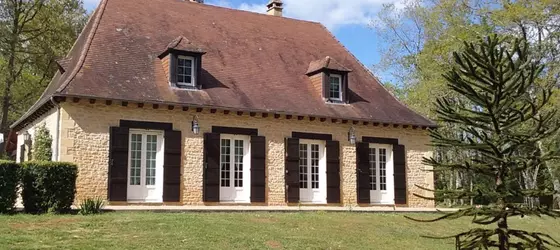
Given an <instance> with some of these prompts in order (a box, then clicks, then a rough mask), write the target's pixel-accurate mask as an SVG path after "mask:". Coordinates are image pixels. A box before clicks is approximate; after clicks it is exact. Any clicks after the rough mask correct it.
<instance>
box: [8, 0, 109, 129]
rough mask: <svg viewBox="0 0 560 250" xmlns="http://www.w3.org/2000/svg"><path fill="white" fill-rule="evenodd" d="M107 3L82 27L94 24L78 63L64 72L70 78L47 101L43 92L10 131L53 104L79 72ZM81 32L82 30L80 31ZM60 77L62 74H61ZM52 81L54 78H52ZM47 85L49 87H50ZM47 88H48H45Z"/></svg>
mask: <svg viewBox="0 0 560 250" xmlns="http://www.w3.org/2000/svg"><path fill="white" fill-rule="evenodd" d="M107 2H108V0H102V1H101V3H99V6H98V7H97V8H96V9H95V11H94V12H93V14H92V15H91V16H90V18H89V20H88V21H87V22H86V25H85V26H84V27H86V26H87V24H88V23H89V22H92V21H93V22H94V23H93V27H92V28H91V30H90V31H89V33H87V36H88V37H87V40H86V43H85V44H84V46H83V48H82V52H81V53H80V58H79V59H78V63H77V64H76V66H74V69H73V70H72V72H66V73H69V74H70V76H69V77H68V78H67V79H66V80H65V81H64V82H63V83H62V84H60V86H59V87H58V88H57V89H56V90H55V91H54V93H53V94H51V96H50V97H49V98H48V99H43V101H41V100H42V98H43V97H44V94H45V93H44V92H43V94H42V95H41V96H40V97H39V100H37V102H35V103H34V104H33V105H32V106H31V108H29V110H28V111H27V112H25V114H23V115H22V116H21V117H20V118H19V119H18V120H17V121H16V122H14V123H13V124H12V125H10V128H11V129H15V128H16V127H20V126H19V125H20V123H22V122H23V121H25V120H27V119H28V118H29V117H30V116H32V115H34V114H35V113H36V112H37V111H38V110H40V109H41V108H42V107H43V106H44V105H45V104H47V103H49V102H53V101H52V98H53V97H54V96H55V95H56V93H58V92H61V91H63V90H64V89H65V88H66V86H67V85H68V84H69V83H70V82H71V81H72V80H73V79H74V77H75V76H76V75H77V73H78V72H79V71H80V69H81V68H82V66H83V64H84V61H85V57H86V55H87V52H88V51H89V47H90V45H91V42H92V41H93V37H94V35H95V33H96V31H97V28H98V27H99V23H100V21H101V17H102V16H103V12H104V11H105V6H107ZM82 32H83V30H82ZM82 35H86V34H84V33H80V35H79V36H78V38H76V40H75V41H74V44H73V45H72V48H70V50H69V51H68V53H67V55H68V54H70V53H71V52H72V50H74V47H75V46H76V43H77V42H78V40H79V37H80V36H82ZM61 77H62V74H61ZM53 79H54V77H53ZM53 79H51V83H50V84H52V80H53ZM50 84H49V85H50ZM47 88H48V86H47ZM44 91H47V89H45V90H44Z"/></svg>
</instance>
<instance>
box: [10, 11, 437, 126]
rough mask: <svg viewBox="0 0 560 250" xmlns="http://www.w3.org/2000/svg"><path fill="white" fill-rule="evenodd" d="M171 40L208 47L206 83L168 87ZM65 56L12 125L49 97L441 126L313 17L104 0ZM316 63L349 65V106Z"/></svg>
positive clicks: (180, 44) (191, 46) (184, 45)
mask: <svg viewBox="0 0 560 250" xmlns="http://www.w3.org/2000/svg"><path fill="white" fill-rule="evenodd" d="M170 41H175V42H172V43H171V44H170ZM170 46H172V47H173V46H175V47H179V48H182V49H200V50H202V49H203V50H204V52H206V54H205V55H204V56H203V60H202V72H201V77H200V79H198V80H199V81H201V84H202V90H200V91H185V90H181V89H177V88H171V87H170V86H169V82H168V80H167V76H166V75H165V70H164V68H163V66H162V62H161V60H160V59H159V58H158V56H159V55H160V54H161V53H162V52H163V50H164V49H165V48H169V47H170ZM327 56H329V57H327ZM67 58H70V60H69V61H68V62H67V63H66V65H67V66H65V68H67V69H65V70H66V72H65V73H64V74H60V73H57V74H56V76H55V77H54V78H53V80H52V82H51V84H50V85H49V87H48V88H47V89H46V91H45V93H44V94H43V95H42V97H41V99H40V100H39V101H38V102H37V103H36V104H35V105H34V106H33V107H32V108H31V110H29V112H28V113H27V114H25V115H24V116H23V117H22V118H21V119H20V120H19V121H18V122H17V123H16V124H14V126H16V125H18V124H19V123H21V122H22V121H24V120H25V119H27V118H28V117H29V116H30V115H31V114H32V113H33V112H35V111H37V110H38V109H39V107H40V106H41V105H44V104H45V103H46V102H48V100H49V99H50V98H51V97H52V96H67V97H83V98H100V99H112V100H123V101H131V102H135V101H137V102H145V103H151V102H153V103H169V104H177V105H194V106H199V107H214V108H224V109H232V110H247V111H253V112H260V111H262V112H270V113H273V112H278V113H284V114H293V115H304V116H315V117H326V118H336V119H349V120H364V121H370V122H379V123H391V124H403V125H418V126H430V127H431V126H434V123H433V122H431V121H430V120H428V119H426V118H424V117H423V116H421V115H419V114H416V113H415V112H413V111H412V110H410V109H409V108H407V107H406V106H405V105H403V104H402V103H401V102H399V101H398V100H397V99H396V98H395V97H394V96H392V95H391V94H390V93H389V92H388V91H387V90H386V89H385V88H384V87H383V86H382V85H381V84H380V83H379V81H378V80H377V79H376V78H375V77H374V76H373V75H372V73H371V72H370V71H369V70H368V69H367V68H365V67H364V66H363V65H362V64H361V63H360V62H359V61H358V60H357V59H356V58H355V57H354V56H353V55H352V54H351V53H350V52H349V51H348V50H347V49H346V48H345V47H344V46H342V44H341V43H340V42H339V41H338V40H336V39H335V38H334V37H333V35H332V34H331V33H330V32H329V31H328V30H327V29H326V28H325V27H324V26H323V25H321V24H319V23H314V22H308V21H300V20H295V19H290V18H284V17H276V16H268V15H264V14H257V13H252V12H246V11H240V10H233V9H227V8H221V7H216V6H210V5H206V4H199V3H192V2H189V1H179V0H103V1H102V2H101V3H100V6H99V7H98V8H97V9H96V11H95V12H94V13H93V14H92V17H91V18H90V20H89V22H88V24H87V25H86V27H85V28H84V30H83V32H82V34H81V35H80V37H79V38H78V40H77V41H76V43H75V45H74V47H73V49H72V50H71V52H70V53H69V55H68V57H67ZM334 59H336V60H334ZM317 60H318V61H317ZM314 61H316V62H315V63H313V62H314ZM310 64H312V65H310ZM313 64H316V65H315V66H314V67H315V68H316V67H332V68H335V69H339V70H340V69H344V70H348V71H350V70H351V71H352V72H350V73H349V76H348V77H349V89H350V90H349V104H348V105H334V104H327V103H325V101H324V100H323V99H322V97H321V93H319V92H318V91H317V90H316V88H314V87H313V86H312V84H311V81H310V79H309V77H308V76H307V75H306V73H307V72H308V70H309V69H312V68H313V67H310V66H313ZM317 65H318V66H317Z"/></svg>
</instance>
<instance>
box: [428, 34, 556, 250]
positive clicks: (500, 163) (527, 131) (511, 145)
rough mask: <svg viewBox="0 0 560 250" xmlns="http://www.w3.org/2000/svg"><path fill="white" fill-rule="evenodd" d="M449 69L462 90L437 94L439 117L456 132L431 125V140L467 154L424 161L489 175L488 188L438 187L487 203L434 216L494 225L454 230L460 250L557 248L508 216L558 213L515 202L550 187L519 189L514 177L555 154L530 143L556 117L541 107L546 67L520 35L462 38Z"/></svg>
mask: <svg viewBox="0 0 560 250" xmlns="http://www.w3.org/2000/svg"><path fill="white" fill-rule="evenodd" d="M454 58H455V64H454V65H453V66H454V67H453V69H452V70H450V71H449V72H448V73H446V74H445V78H446V80H447V86H448V87H449V88H450V89H451V90H452V91H453V92H455V93H456V94H457V95H458V96H461V97H462V98H461V100H464V103H462V105H457V104H456V102H454V101H453V99H451V98H449V97H441V98H438V99H437V103H436V113H437V114H438V118H439V119H440V120H441V121H443V122H447V123H450V124H454V125H456V127H457V129H458V131H460V132H461V134H462V137H461V138H455V137H449V136H447V135H446V134H444V133H442V132H440V131H438V130H432V131H430V134H431V137H432V143H433V145H434V146H437V147H445V148H453V149H457V150H459V151H466V152H469V153H471V155H470V157H469V159H467V160H461V159H456V160H454V161H451V162H444V161H441V160H437V159H435V158H433V157H432V158H429V159H428V158H426V159H424V163H425V164H427V165H430V166H433V167H434V170H435V171H448V170H462V171H466V172H468V173H475V174H478V175H481V176H487V177H488V178H491V179H493V180H495V185H494V189H493V190H490V191H488V190H487V191H481V190H465V189H462V190H454V191H449V190H437V191H436V193H440V194H441V195H444V196H446V197H450V198H460V197H469V198H471V197H483V198H486V199H489V200H491V203H490V205H487V206H482V207H480V208H478V207H475V206H472V207H470V208H467V209H460V210H459V211H457V212H453V213H449V214H446V215H444V216H441V217H439V218H437V219H434V220H428V221H437V220H442V219H455V218H459V217H463V216H472V217H473V221H472V222H473V223H475V224H478V225H491V224H497V227H496V228H495V229H486V228H477V229H472V230H470V231H467V232H463V233H460V234H457V235H455V236H453V237H456V238H457V241H458V248H459V249H487V248H488V247H498V248H500V249H504V250H505V249H510V248H515V249H548V247H549V246H557V247H560V242H557V241H555V240H554V239H552V238H551V237H550V236H549V235H546V234H542V233H536V232H535V233H533V232H528V231H524V230H516V229H511V228H510V227H509V225H508V219H509V218H510V217H515V216H521V217H523V216H526V215H536V216H542V215H547V216H551V217H554V218H556V217H560V212H557V211H553V210H552V209H550V208H545V207H541V206H534V207H529V206H526V205H524V204H519V201H518V199H519V197H536V198H539V197H542V196H546V195H550V194H552V192H551V191H550V190H547V189H543V188H542V187H539V186H535V187H533V189H522V188H521V187H520V186H519V185H518V183H517V178H518V177H519V175H520V174H521V173H523V172H524V171H526V170H534V169H538V168H539V167H540V166H542V165H543V164H545V163H546V162H548V161H550V160H552V159H555V158H558V157H560V154H558V153H557V152H555V151H550V152H544V153H543V152H541V151H540V150H539V149H538V148H537V147H535V145H536V143H538V142H540V141H542V140H545V139H548V138H550V137H551V136H553V135H554V134H555V133H556V132H557V131H558V129H560V123H559V122H557V121H555V120H554V116H555V111H550V110H546V109H545V107H546V105H547V104H548V103H549V102H550V101H551V97H552V86H551V85H545V84H539V83H538V79H539V76H541V74H543V69H544V67H543V66H542V64H541V63H540V62H539V61H538V60H536V59H535V58H534V55H532V54H530V50H529V44H528V43H527V42H526V41H524V40H519V39H515V40H513V41H511V42H510V41H509V40H508V39H500V38H498V36H497V35H494V36H491V37H487V38H486V39H481V40H480V41H479V42H478V43H476V44H473V43H465V50H464V51H462V52H461V53H454Z"/></svg>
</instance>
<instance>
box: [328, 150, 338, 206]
mask: <svg viewBox="0 0 560 250" xmlns="http://www.w3.org/2000/svg"><path fill="white" fill-rule="evenodd" d="M326 147H327V203H340V143H339V142H338V141H327V144H326Z"/></svg>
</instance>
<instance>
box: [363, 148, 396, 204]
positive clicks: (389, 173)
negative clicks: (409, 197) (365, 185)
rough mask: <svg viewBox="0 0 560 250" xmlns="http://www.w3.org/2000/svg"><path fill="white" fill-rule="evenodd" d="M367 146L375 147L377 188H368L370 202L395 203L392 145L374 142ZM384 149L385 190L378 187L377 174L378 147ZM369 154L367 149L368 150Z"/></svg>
mask: <svg viewBox="0 0 560 250" xmlns="http://www.w3.org/2000/svg"><path fill="white" fill-rule="evenodd" d="M369 148H370V149H371V148H376V149H377V151H376V154H375V157H376V164H377V167H376V171H377V174H376V178H377V182H376V184H377V185H378V188H377V190H370V202H371V204H382V205H394V204H395V178H394V174H395V165H394V164H393V145H391V144H376V143H370V144H369ZM380 148H382V149H385V150H386V157H387V159H386V166H385V167H386V175H385V177H386V186H387V188H386V190H381V189H380V186H379V185H380V179H379V177H380V175H379V149H380ZM368 155H369V151H368Z"/></svg>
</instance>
